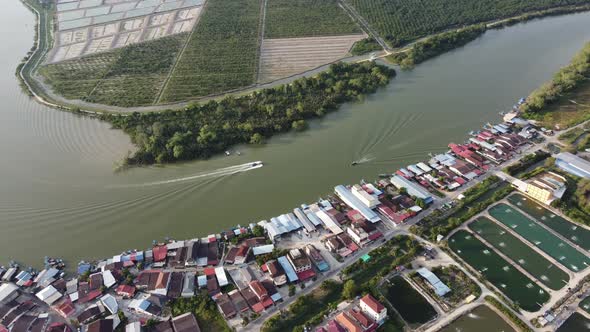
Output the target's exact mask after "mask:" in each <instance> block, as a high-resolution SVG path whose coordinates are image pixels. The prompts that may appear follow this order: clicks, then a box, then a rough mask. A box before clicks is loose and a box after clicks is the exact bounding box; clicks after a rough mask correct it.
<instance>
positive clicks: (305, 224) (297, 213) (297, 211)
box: [293, 208, 315, 232]
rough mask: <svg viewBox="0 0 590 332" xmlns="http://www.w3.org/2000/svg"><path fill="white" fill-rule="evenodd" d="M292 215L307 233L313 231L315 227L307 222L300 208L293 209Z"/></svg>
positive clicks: (307, 219)
mask: <svg viewBox="0 0 590 332" xmlns="http://www.w3.org/2000/svg"><path fill="white" fill-rule="evenodd" d="M293 213H294V214H295V216H296V217H297V218H298V219H299V221H300V222H301V224H303V227H305V229H306V230H307V231H308V232H313V231H315V226H314V225H313V223H312V222H311V221H310V220H309V218H308V217H307V216H306V215H305V213H303V211H302V210H301V209H300V208H295V209H293Z"/></svg>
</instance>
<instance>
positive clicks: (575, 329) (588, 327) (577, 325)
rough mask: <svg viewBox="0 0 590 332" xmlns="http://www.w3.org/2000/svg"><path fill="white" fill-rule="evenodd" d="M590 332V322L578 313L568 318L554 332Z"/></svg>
mask: <svg viewBox="0 0 590 332" xmlns="http://www.w3.org/2000/svg"><path fill="white" fill-rule="evenodd" d="M583 331H590V320H589V319H587V318H586V317H584V316H582V315H581V314H579V313H577V312H576V313H574V314H573V315H571V316H570V318H568V319H567V320H566V321H565V322H564V323H563V324H562V325H561V326H560V327H559V328H558V329H557V331H556V332H583Z"/></svg>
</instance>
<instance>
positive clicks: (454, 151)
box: [391, 124, 530, 204]
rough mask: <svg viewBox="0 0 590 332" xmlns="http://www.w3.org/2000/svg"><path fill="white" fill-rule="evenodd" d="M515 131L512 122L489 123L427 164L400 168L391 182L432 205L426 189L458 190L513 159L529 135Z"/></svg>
mask: <svg viewBox="0 0 590 332" xmlns="http://www.w3.org/2000/svg"><path fill="white" fill-rule="evenodd" d="M514 130H515V128H514V127H513V125H512V124H498V125H486V127H485V128H484V129H483V130H481V131H479V132H472V133H471V135H472V137H471V138H469V140H468V142H467V143H465V144H455V143H450V144H449V145H448V147H449V151H448V152H446V153H442V154H438V155H434V156H432V158H431V159H430V160H429V162H428V164H426V163H425V162H419V163H417V164H413V165H408V166H407V167H404V168H401V169H399V170H398V171H396V173H395V174H394V175H393V177H392V178H391V183H392V184H393V185H394V186H396V187H397V188H405V189H406V190H407V192H408V194H410V195H411V196H415V197H417V198H420V199H422V200H423V201H424V202H425V203H427V204H429V203H430V202H432V199H433V198H432V195H431V194H430V192H429V191H428V190H427V189H426V188H428V187H430V186H432V187H434V188H437V189H440V190H447V191H452V190H455V189H457V188H459V187H461V186H463V185H464V184H466V183H467V182H468V181H470V180H472V179H475V178H476V177H478V176H480V175H482V174H483V173H485V172H486V171H487V170H488V169H489V168H490V165H494V164H495V165H497V164H500V163H502V162H504V161H506V160H508V159H510V158H511V157H512V156H513V154H514V153H515V151H517V150H518V149H520V148H521V147H522V146H523V145H524V144H526V143H528V138H527V137H529V136H530V135H524V134H522V135H521V133H522V131H521V132H520V133H518V134H516V133H514V132H513V131H514ZM527 133H530V130H529V131H527Z"/></svg>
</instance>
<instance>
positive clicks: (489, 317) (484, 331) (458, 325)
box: [439, 305, 514, 332]
mask: <svg viewBox="0 0 590 332" xmlns="http://www.w3.org/2000/svg"><path fill="white" fill-rule="evenodd" d="M468 331H477V332H514V329H513V328H512V327H511V326H510V325H509V324H508V323H506V321H505V320H504V319H502V317H500V316H499V315H498V314H497V313H495V312H494V311H493V310H492V309H490V308H488V307H487V306H485V305H482V306H479V307H477V308H475V309H473V310H472V311H471V312H470V313H468V314H466V315H463V316H461V317H460V318H459V319H457V320H456V321H454V322H452V323H451V324H449V325H448V326H446V327H444V328H442V329H441V330H439V332H468Z"/></svg>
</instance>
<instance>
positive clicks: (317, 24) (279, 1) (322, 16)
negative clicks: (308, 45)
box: [264, 0, 362, 38]
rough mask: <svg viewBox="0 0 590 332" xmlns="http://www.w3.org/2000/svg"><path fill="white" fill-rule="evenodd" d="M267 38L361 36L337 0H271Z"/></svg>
mask: <svg viewBox="0 0 590 332" xmlns="http://www.w3.org/2000/svg"><path fill="white" fill-rule="evenodd" d="M265 23H266V24H265V25H266V26H265V32H264V35H265V38H291V37H316V36H334V35H348V34H355V33H361V32H362V31H361V29H360V28H359V27H358V26H357V25H356V23H355V22H354V21H353V20H352V19H351V18H350V16H349V15H348V14H347V13H346V12H345V11H344V10H343V9H342V8H340V6H338V2H337V1H336V0H268V3H267V8H266V22H265Z"/></svg>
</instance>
